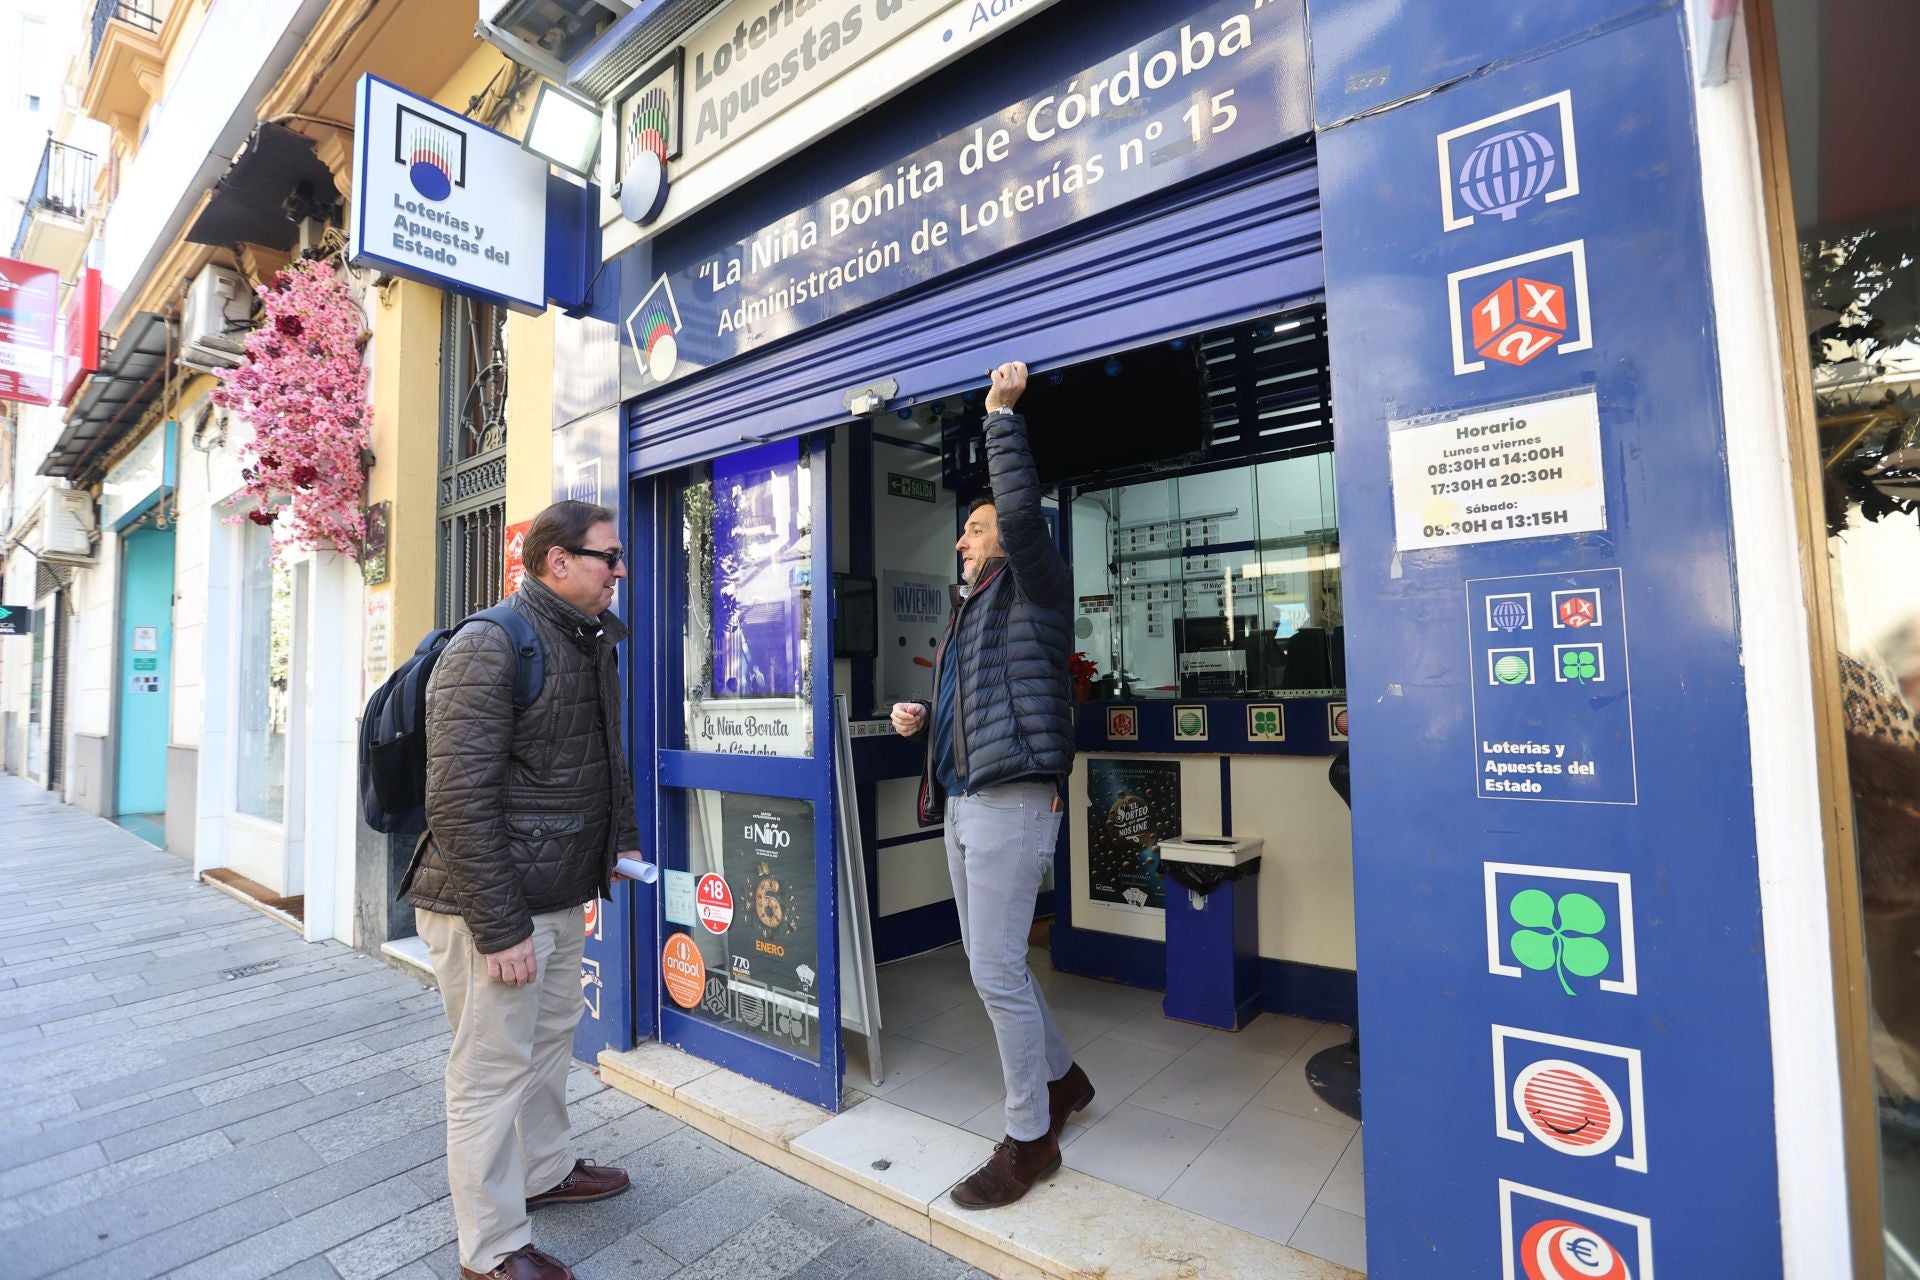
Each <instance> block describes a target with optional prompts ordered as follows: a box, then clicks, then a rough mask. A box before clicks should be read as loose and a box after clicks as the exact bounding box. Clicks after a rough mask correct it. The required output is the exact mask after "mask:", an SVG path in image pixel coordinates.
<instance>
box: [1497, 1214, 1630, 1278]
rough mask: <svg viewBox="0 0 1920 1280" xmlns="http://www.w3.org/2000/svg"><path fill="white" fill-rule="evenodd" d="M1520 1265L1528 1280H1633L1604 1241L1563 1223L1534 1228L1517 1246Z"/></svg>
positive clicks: (1551, 1222) (1557, 1221)
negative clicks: (1518, 1247)
mask: <svg viewBox="0 0 1920 1280" xmlns="http://www.w3.org/2000/svg"><path fill="white" fill-rule="evenodd" d="M1520 1265H1521V1266H1522V1267H1523V1268H1525V1270H1526V1273H1527V1280H1633V1275H1632V1273H1631V1272H1629V1271H1628V1270H1627V1260H1626V1259H1625V1258H1623V1257H1621V1256H1620V1251H1619V1250H1618V1249H1616V1248H1614V1247H1613V1246H1612V1245H1611V1244H1608V1243H1607V1241H1606V1238H1605V1237H1603V1236H1601V1235H1599V1234H1598V1233H1597V1232H1595V1231H1593V1230H1591V1229H1589V1228H1587V1227H1583V1226H1581V1225H1580V1224H1579V1223H1577V1222H1568V1221H1566V1220H1565V1219H1549V1220H1547V1221H1545V1222H1536V1223H1534V1224H1533V1227H1532V1228H1531V1229H1530V1230H1529V1231H1528V1232H1527V1234H1526V1238H1525V1239H1523V1240H1522V1241H1521V1242H1520Z"/></svg>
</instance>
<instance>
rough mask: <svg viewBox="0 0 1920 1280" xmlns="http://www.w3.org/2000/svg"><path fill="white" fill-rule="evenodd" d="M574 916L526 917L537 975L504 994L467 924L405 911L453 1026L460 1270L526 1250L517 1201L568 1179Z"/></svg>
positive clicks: (576, 978) (576, 994)
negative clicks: (530, 927) (530, 922)
mask: <svg viewBox="0 0 1920 1280" xmlns="http://www.w3.org/2000/svg"><path fill="white" fill-rule="evenodd" d="M585 918H586V914H585V908H584V907H573V908H571V909H569V910H566V911H549V912H545V913H543V914H541V915H537V916H535V917H533V953H534V957H535V959H536V961H537V962H538V964H539V973H538V976H537V977H536V978H535V979H534V981H533V982H531V983H528V984H527V985H526V986H524V987H511V986H508V985H506V984H505V983H502V982H495V981H494V980H493V979H491V978H489V977H488V976H487V958H486V957H485V956H483V955H481V954H480V953H479V952H478V951H476V950H474V946H473V935H472V934H471V933H469V932H468V930H467V924H466V921H464V920H462V919H461V918H460V917H459V916H457V915H448V914H443V913H441V912H438V911H422V910H418V909H416V910H415V911H414V919H415V921H416V922H417V923H418V926H419V929H420V936H421V937H422V938H423V939H425V940H426V944H427V950H428V952H429V953H430V954H431V955H432V957H433V973H434V977H435V978H437V979H438V980H439V983H440V1000H441V1003H443V1004H444V1005H445V1006H446V1009H447V1021H448V1022H449V1023H451V1024H452V1025H453V1052H452V1053H450V1054H449V1055H448V1056H447V1182H448V1184H449V1186H450V1187H451V1189H452V1191H453V1216H454V1221H455V1222H456V1223H457V1224H458V1225H459V1228H460V1265H461V1266H463V1267H467V1268H469V1269H470V1270H473V1271H483V1272H484V1271H491V1270H493V1268H494V1267H496V1266H498V1265H499V1263H500V1259H501V1258H503V1257H505V1256H506V1255H507V1254H509V1253H512V1252H513V1251H514V1250H515V1249H518V1248H520V1247H521V1246H523V1245H527V1244H531V1243H532V1242H533V1228H532V1225H531V1224H530V1223H529V1222H528V1220H527V1197H528V1196H534V1195H539V1194H540V1193H541V1192H542V1191H546V1190H549V1189H551V1188H552V1187H554V1186H556V1185H558V1184H559V1182H560V1180H561V1179H563V1178H565V1177H566V1176H567V1175H568V1174H569V1173H571V1172H573V1162H572V1161H571V1160H569V1159H568V1158H567V1151H568V1145H567V1143H568V1138H569V1137H570V1136H571V1134H570V1131H569V1129H568V1126H567V1071H568V1068H569V1066H570V1064H571V1062H572V1058H573V1052H572V1051H573V1029H574V1027H575V1026H576V1025H577V1024H578V1023H579V1021H580V1011H581V1009H582V1007H583V1005H582V1003H581V998H580V955H581V952H582V951H583V950H584V949H585V946H586V937H585V934H584V922H585Z"/></svg>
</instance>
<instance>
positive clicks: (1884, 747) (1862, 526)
mask: <svg viewBox="0 0 1920 1280" xmlns="http://www.w3.org/2000/svg"><path fill="white" fill-rule="evenodd" d="M1755 25H1756V39H1755V46H1756V51H1757V58H1756V60H1757V62H1758V63H1759V64H1760V66H1761V68H1762V70H1763V72H1771V73H1772V75H1771V76H1769V75H1765V74H1763V75H1762V76H1760V77H1757V79H1758V80H1759V82H1760V84H1761V86H1762V89H1763V92H1764V94H1765V95H1766V96H1769V97H1772V98H1773V99H1774V101H1772V102H1770V103H1766V105H1768V106H1770V107H1771V108H1772V109H1773V111H1772V113H1763V118H1764V119H1767V121H1768V122H1769V123H1772V124H1773V125H1774V126H1775V128H1776V129H1777V131H1778V133H1777V136H1776V137H1775V138H1773V139H1767V138H1763V140H1762V142H1763V145H1762V148H1761V149H1762V153H1763V155H1766V156H1769V157H1773V156H1777V155H1780V154H1783V153H1784V155H1785V158H1786V165H1785V167H1784V171H1783V172H1777V173H1776V174H1774V175H1773V177H1774V179H1775V181H1776V183H1777V184H1778V185H1779V186H1780V187H1782V188H1784V189H1785V191H1784V196H1785V199H1784V200H1783V202H1782V205H1783V208H1781V209H1777V210H1776V213H1778V214H1779V215H1780V217H1779V221H1780V223H1781V224H1782V225H1779V226H1777V227H1776V234H1777V235H1778V236H1779V237H1780V240H1781V245H1782V247H1781V250H1780V252H1781V254H1782V256H1783V257H1786V256H1788V255H1792V258H1793V259H1797V265H1798V267H1799V269H1800V270H1799V276H1800V278H1799V282H1798V283H1799V289H1798V291H1797V293H1796V292H1795V291H1791V290H1789V291H1786V292H1784V293H1783V295H1782V300H1781V301H1782V312H1781V318H1780V323H1781V327H1782V330H1783V332H1784V333H1787V334H1789V335H1793V336H1795V337H1798V338H1800V339H1803V340H1804V342H1805V346H1804V347H1803V348H1802V349H1801V350H1800V351H1795V352H1790V353H1789V358H1790V359H1792V360H1794V361H1795V362H1796V363H1798V365H1799V368H1798V370H1797V372H1795V373H1794V374H1793V375H1792V376H1791V377H1790V378H1789V382H1788V386H1789V388H1790V394H1792V400H1790V404H1789V407H1790V410H1792V411H1795V412H1798V413H1801V414H1809V413H1810V417H1811V428H1810V429H1811V431H1812V432H1813V433H1814V434H1815V435H1816V437H1817V442H1818V454H1817V457H1818V465H1819V472H1818V474H1817V475H1815V476H1810V477H1808V478H1807V480H1806V481H1805V482H1806V483H1807V484H1808V485H1809V487H1813V486H1818V487H1819V489H1820V490H1821V492H1820V493H1819V494H1817V495H1815V496H1814V499H1813V502H1812V503H1810V504H1809V505H1811V506H1814V507H1815V508H1816V509H1817V510H1819V511H1820V512H1821V514H1823V515H1824V518H1825V528H1824V530H1821V529H1818V528H1815V529H1814V530H1812V531H1811V532H1812V534H1813V536H1814V537H1815V538H1818V537H1819V535H1820V533H1822V532H1824V534H1825V535H1826V536H1825V539H1824V542H1825V546H1824V551H1825V568H1826V574H1825V575H1824V577H1825V578H1826V580H1827V582H1828V583H1830V587H1831V590H1830V594H1829V595H1828V598H1827V599H1826V600H1825V601H1823V602H1822V603H1823V604H1824V606H1825V607H1824V608H1822V609H1819V610H1817V611H1816V612H1817V613H1818V614H1824V615H1828V616H1831V618H1832V619H1833V631H1832V638H1833V652H1831V653H1830V654H1826V655H1821V666H1823V667H1824V666H1825V665H1826V664H1827V663H1833V664H1834V665H1835V666H1837V669H1838V673H1839V682H1838V686H1837V687H1835V686H1833V685H1824V686H1822V687H1821V688H1819V689H1818V690H1817V692H1818V693H1820V694H1823V695H1824V696H1825V697H1827V699H1828V700H1829V706H1828V708H1827V710H1828V714H1829V715H1830V716H1831V717H1832V719H1833V720H1834V721H1836V722H1838V724H1839V725H1840V726H1841V732H1842V736H1843V737H1844V743H1845V746H1844V750H1845V757H1846V773H1847V775H1848V788H1847V793H1846V794H1844V795H1842V796H1840V797H1839V800H1840V803H1841V804H1842V805H1843V806H1846V807H1848V808H1850V810H1851V817H1852V824H1851V825H1852V842H1851V843H1852V846H1853V847H1852V848H1850V849H1849V848H1843V849H1841V850H1840V851H1839V856H1840V857H1843V858H1845V859H1846V860H1847V861H1848V862H1849V863H1850V864H1851V866H1849V867H1848V871H1849V872H1850V874H1849V875H1848V876H1846V877H1844V878H1843V879H1842V881H1840V883H1842V884H1843V885H1846V886H1847V888H1846V890H1845V891H1844V892H1845V894H1846V898H1847V899H1849V900H1844V901H1842V902H1841V904H1840V906H1839V907H1838V908H1836V915H1835V917H1834V918H1835V921H1836V938H1837V939H1838V941H1837V943H1836V945H1837V946H1841V947H1847V946H1849V945H1850V944H1852V945H1858V944H1857V943H1854V942H1853V940H1854V939H1855V938H1860V939H1862V940H1863V941H1864V947H1863V948H1862V950H1863V952H1864V956H1861V955H1859V954H1856V955H1855V956H1853V957H1846V956H1844V955H1837V956H1836V967H1837V968H1838V969H1839V970H1840V971H1841V972H1847V971H1856V972H1857V971H1858V970H1859V968H1860V961H1861V959H1862V958H1864V962H1865V964H1864V971H1865V980H1866V981H1865V986H1866V1006H1867V1007H1866V1009H1865V1011H1864V1012H1865V1026H1864V1028H1863V1029H1862V1033H1861V1034H1856V1035H1853V1036H1850V1037H1849V1038H1850V1039H1851V1040H1852V1041H1853V1043H1851V1044H1850V1045H1848V1046H1847V1047H1846V1050H1845V1052H1844V1053H1843V1060H1851V1061H1853V1062H1864V1064H1865V1069H1864V1070H1863V1071H1861V1072H1860V1074H1859V1077H1856V1078H1860V1079H1862V1080H1863V1082H1864V1078H1866V1077H1868V1075H1869V1073H1870V1079H1871V1089H1872V1097H1871V1121H1870V1123H1868V1124H1852V1125H1850V1126H1849V1128H1850V1132H1849V1141H1850V1145H1851V1146H1852V1148H1853V1150H1852V1155H1853V1157H1854V1159H1853V1168H1854V1175H1853V1176H1854V1178H1855V1179H1856V1182H1855V1186H1856V1187H1857V1188H1858V1190H1857V1191H1856V1200H1857V1201H1858V1200H1859V1199H1860V1198H1866V1199H1867V1201H1868V1204H1869V1207H1874V1208H1877V1209H1878V1210H1879V1213H1878V1218H1879V1221H1878V1223H1877V1224H1875V1223H1874V1222H1873V1216H1874V1215H1872V1214H1871V1213H1863V1212H1862V1211H1861V1209H1860V1205H1859V1203H1856V1206H1855V1210H1856V1219H1855V1225H1856V1230H1857V1231H1859V1233H1860V1236H1861V1237H1862V1240H1861V1242H1860V1247H1861V1248H1862V1250H1863V1251H1865V1252H1870V1253H1873V1254H1876V1255H1879V1256H1876V1257H1874V1258H1873V1259H1872V1261H1873V1262H1875V1263H1880V1264H1882V1265H1883V1266H1884V1273H1885V1275H1886V1276H1887V1277H1888V1278H1889V1280H1920V852H1917V851H1920V812H1916V808H1915V802H1916V796H1920V719H1917V718H1916V709H1917V708H1920V579H1917V578H1916V576H1915V573H1914V566H1915V565H1916V563H1920V275H1917V274H1916V270H1915V262H1916V258H1917V257H1920V169H1917V168H1916V167H1915V166H1914V165H1913V164H1912V163H1910V162H1899V161H1896V162H1894V163H1884V162H1883V160H1884V158H1885V157H1894V156H1910V155H1911V154H1912V146H1911V145H1908V146H1904V147H1903V146H1902V145H1901V139H1902V138H1905V139H1907V141H1908V143H1909V144H1911V143H1913V142H1915V141H1920V129H1916V126H1915V123H1914V115H1913V112H1912V111H1911V110H1910V109H1909V108H1908V106H1907V105H1906V102H1905V98H1904V94H1903V93H1902V91H1901V90H1900V89H1899V87H1898V86H1899V85H1900V84H1901V83H1903V82H1904V81H1903V78H1902V77H1903V73H1904V70H1905V55H1906V53H1907V51H1909V50H1911V49H1912V48H1913V46H1914V42H1915V41H1916V40H1920V14H1917V13H1916V12H1915V11H1913V10H1912V8H1911V7H1910V6H1900V5H1873V6H1866V7H1864V8H1854V7H1844V6H1841V7H1836V6H1831V5H1819V4H1815V3H1813V2H1812V0H1772V3H1771V4H1769V5H1766V6H1763V7H1762V8H1761V10H1760V11H1759V12H1758V13H1757V14H1756V20H1755ZM1770 80H1771V81H1772V83H1768V82H1769V81H1770ZM1763 101H1764V98H1763ZM1770 142H1772V143H1776V144H1783V145H1774V146H1770V145H1768V144H1769V143H1770ZM1788 215H1790V218H1789V216H1788ZM1790 260H1791V259H1790ZM1796 297H1798V299H1799V301H1800V302H1802V303H1803V305H1804V312H1803V314H1800V315H1795V314H1793V312H1792V310H1791V304H1792V302H1793V300H1794V299H1795V298H1796ZM1808 387H1810V388H1811V403H1810V404H1809V403H1807V402H1806V399H1805V395H1806V393H1805V392H1804V391H1801V390H1800V389H1801V388H1808ZM1804 420H1805V419H1803V421H1804ZM1822 499H1824V500H1822ZM1821 576H1822V575H1818V574H1816V575H1815V582H1816V583H1818V582H1819V581H1820V578H1821ZM1827 669H1829V670H1831V669H1832V668H1827ZM1836 767H1837V762H1836ZM1855 884H1857V886H1858V896H1857V898H1855V897H1853V894H1852V891H1851V890H1852V886H1853V885H1855ZM1856 913H1857V915H1856ZM1850 917H1851V918H1850ZM1856 931H1857V932H1856ZM1845 1008H1846V1004H1845V1002H1843V1009H1845ZM1862 1092H1864V1089H1863V1090H1862ZM1860 1110H1865V1108H1864V1107H1863V1108H1860V1109H1858V1110H1856V1111H1855V1115H1858V1114H1859V1111H1860ZM1850 1118H1851V1117H1850ZM1876 1157H1877V1159H1876ZM1876 1174H1877V1177H1878V1195H1877V1197H1875V1196H1874V1188H1873V1184H1874V1179H1875V1175H1876ZM1874 1198H1877V1200H1878V1204H1877V1206H1874V1205H1871V1200H1872V1199H1874ZM1875 1225H1877V1227H1878V1231H1877V1233H1876V1232H1874V1231H1873V1227H1874V1226H1875ZM1874 1234H1877V1235H1878V1236H1879V1239H1878V1240H1877V1241H1875V1240H1873V1239H1872V1236H1873V1235H1874ZM1864 1273H1865V1272H1864V1271H1863V1274H1864ZM1877 1273H1878V1272H1877V1271H1876V1274H1877Z"/></svg>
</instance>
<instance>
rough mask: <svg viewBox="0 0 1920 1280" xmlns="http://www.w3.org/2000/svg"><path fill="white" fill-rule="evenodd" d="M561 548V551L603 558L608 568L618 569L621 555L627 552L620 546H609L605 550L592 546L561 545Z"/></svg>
mask: <svg viewBox="0 0 1920 1280" xmlns="http://www.w3.org/2000/svg"><path fill="white" fill-rule="evenodd" d="M561 549H562V550H563V551H570V552H572V553H573V554H574V555H576V556H592V557H593V558H594V559H595V560H604V561H605V562H606V565H607V568H609V569H618V568H619V567H620V559H621V557H622V556H624V555H626V554H627V553H626V551H625V550H624V549H622V548H620V547H611V548H609V549H607V550H605V551H596V550H595V549H594V548H592V547H563V548H561Z"/></svg>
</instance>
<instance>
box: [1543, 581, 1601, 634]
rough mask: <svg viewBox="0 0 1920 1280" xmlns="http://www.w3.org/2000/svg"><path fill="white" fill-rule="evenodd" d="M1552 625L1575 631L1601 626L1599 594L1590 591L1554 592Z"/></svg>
mask: <svg viewBox="0 0 1920 1280" xmlns="http://www.w3.org/2000/svg"><path fill="white" fill-rule="evenodd" d="M1553 625H1554V627H1555V628H1556V629H1558V628H1571V629H1573V630H1575V631H1578V630H1580V629H1582V628H1584V627H1597V626H1599V625H1601V618H1600V593H1599V592H1598V591H1595V590H1592V589H1587V590H1580V591H1556V592H1554V593H1553Z"/></svg>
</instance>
